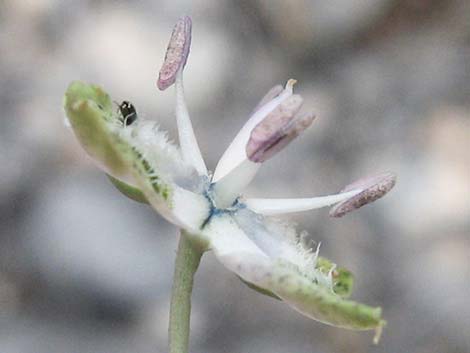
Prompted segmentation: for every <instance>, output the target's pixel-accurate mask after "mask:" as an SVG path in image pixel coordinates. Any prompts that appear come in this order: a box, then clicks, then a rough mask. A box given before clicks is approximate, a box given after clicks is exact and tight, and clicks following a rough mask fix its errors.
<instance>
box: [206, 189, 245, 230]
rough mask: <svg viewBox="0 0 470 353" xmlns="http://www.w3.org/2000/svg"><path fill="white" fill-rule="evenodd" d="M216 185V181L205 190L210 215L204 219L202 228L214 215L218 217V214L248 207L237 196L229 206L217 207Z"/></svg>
mask: <svg viewBox="0 0 470 353" xmlns="http://www.w3.org/2000/svg"><path fill="white" fill-rule="evenodd" d="M214 186H215V183H212V184H208V186H207V187H206V189H205V190H204V192H203V195H204V197H205V198H206V199H207V201H208V202H209V215H208V216H207V218H206V219H205V220H204V222H202V225H201V229H204V227H205V226H206V225H207V224H208V223H209V222H210V220H211V219H212V217H216V216H219V215H223V214H234V213H235V212H237V211H238V210H240V209H243V208H246V205H245V204H243V203H241V202H240V198H239V197H237V198H236V199H235V200H234V201H233V203H232V204H231V205H230V206H228V207H222V208H219V207H217V202H216V198H215V196H216V195H215V194H216V193H215V190H214Z"/></svg>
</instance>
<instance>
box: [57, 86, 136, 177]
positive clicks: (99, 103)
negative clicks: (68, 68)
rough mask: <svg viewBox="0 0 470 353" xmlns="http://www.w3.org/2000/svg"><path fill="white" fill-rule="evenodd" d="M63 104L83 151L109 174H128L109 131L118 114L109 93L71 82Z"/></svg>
mask: <svg viewBox="0 0 470 353" xmlns="http://www.w3.org/2000/svg"><path fill="white" fill-rule="evenodd" d="M64 108H65V112H66V114H67V117H68V119H69V121H70V124H71V126H72V129H73V131H74V133H75V135H76V136H77V138H78V140H79V141H80V143H81V145H82V147H83V148H84V149H85V150H86V151H87V153H88V154H89V155H90V156H91V157H92V158H93V159H94V160H95V161H96V162H97V163H99V164H100V165H101V166H102V167H103V168H104V169H105V170H106V172H108V173H109V174H112V175H114V176H115V177H116V176H121V175H127V174H128V164H127V163H126V161H124V159H123V157H122V153H121V151H119V150H118V146H119V141H116V138H115V137H114V136H113V135H112V134H110V124H112V123H113V122H114V121H116V120H117V119H118V118H117V116H116V114H115V113H113V109H112V101H111V99H110V97H109V95H108V94H107V93H106V92H104V91H103V90H102V89H101V88H100V87H98V86H94V85H89V84H86V83H83V82H80V81H74V82H72V83H71V84H70V85H69V87H68V88H67V91H66V93H65V97H64Z"/></svg>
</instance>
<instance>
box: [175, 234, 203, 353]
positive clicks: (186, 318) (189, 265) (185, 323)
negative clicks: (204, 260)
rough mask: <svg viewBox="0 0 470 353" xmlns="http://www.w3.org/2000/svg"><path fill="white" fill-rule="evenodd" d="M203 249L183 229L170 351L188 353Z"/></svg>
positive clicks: (177, 261)
mask: <svg viewBox="0 0 470 353" xmlns="http://www.w3.org/2000/svg"><path fill="white" fill-rule="evenodd" d="M202 253H203V250H202V249H199V248H198V247H197V246H195V245H193V244H192V243H191V241H190V240H189V237H188V234H187V233H186V232H184V231H183V230H182V231H181V236H180V241H179V245H178V252H177V253H176V261H175V274H174V278H173V288H172V295H171V306H170V324H169V327H168V334H169V341H170V344H169V345H170V353H188V344H189V322H190V317H191V292H192V290H193V280H194V274H195V273H196V270H197V268H198V266H199V262H200V260H201V256H202Z"/></svg>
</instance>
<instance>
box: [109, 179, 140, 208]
mask: <svg viewBox="0 0 470 353" xmlns="http://www.w3.org/2000/svg"><path fill="white" fill-rule="evenodd" d="M106 175H107V176H108V178H109V180H110V181H111V183H112V184H113V185H114V186H115V187H116V189H118V190H119V191H120V192H121V193H122V194H124V195H125V196H127V197H128V198H130V199H132V200H134V201H137V202H140V203H145V204H148V203H149V202H148V201H147V198H146V197H145V195H144V193H143V192H142V191H140V189H138V188H136V187H134V186H132V185H129V184H127V183H125V182H123V181H120V180H118V179H116V178H114V177H113V176H111V175H109V174H106Z"/></svg>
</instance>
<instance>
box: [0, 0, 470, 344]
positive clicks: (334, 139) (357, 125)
mask: <svg viewBox="0 0 470 353" xmlns="http://www.w3.org/2000/svg"><path fill="white" fill-rule="evenodd" d="M182 14H188V15H191V16H192V18H193V23H194V27H193V46H192V52H191V55H190V58H189V63H188V65H187V67H186V75H185V78H186V92H187V98H188V105H189V108H190V110H191V112H192V118H193V122H194V125H195V130H196V134H197V136H198V137H199V140H200V145H201V149H202V150H203V152H204V154H205V156H206V157H207V163H208V165H209V166H211V167H212V168H213V167H214V166H215V164H216V161H217V158H218V157H220V155H221V154H222V152H223V150H224V148H225V147H226V146H227V145H228V143H229V142H230V141H231V139H232V138H233V136H234V135H235V134H236V132H237V130H238V129H239V128H240V127H241V126H242V124H243V123H244V121H245V119H246V118H247V117H248V114H249V113H250V111H251V110H252V109H253V107H254V106H255V104H256V102H257V101H258V100H259V99H260V97H262V96H263V95H264V93H265V92H266V91H267V90H268V89H269V88H270V87H271V86H273V85H274V84H277V83H283V82H285V81H286V80H287V79H289V78H291V77H293V78H296V79H298V80H299V83H298V85H297V87H296V89H297V92H299V93H300V94H302V95H303V96H304V98H305V100H306V105H307V107H309V108H311V109H313V110H314V111H315V112H316V115H317V121H316V122H315V123H314V124H313V127H312V128H311V129H310V130H309V131H308V132H307V133H306V134H305V135H304V136H303V138H301V139H299V141H298V142H296V143H295V144H293V145H291V146H290V147H289V148H288V149H286V150H284V151H283V152H282V153H281V154H280V155H279V156H278V157H276V158H275V159H273V160H271V161H269V162H268V163H267V164H266V165H265V166H264V167H263V169H262V171H261V173H260V174H259V175H258V176H257V179H256V180H255V182H254V183H253V184H252V186H251V187H250V190H249V194H250V195H256V196H259V197H263V196H271V197H274V196H276V197H296V196H305V195H321V194H326V193H330V192H335V191H337V190H338V189H339V188H341V187H342V186H343V185H345V184H346V183H348V182H349V181H352V180H354V179H356V178H358V177H360V176H361V175H365V174H368V173H372V172H376V171H383V170H392V171H395V172H396V173H397V174H398V176H399V181H398V184H397V186H396V188H395V189H394V190H393V192H392V193H391V194H390V195H389V196H387V197H386V198H385V199H383V200H381V201H379V202H378V203H377V204H375V206H374V207H366V208H363V209H361V210H360V211H357V212H355V213H352V214H351V215H348V216H346V217H345V218H342V219H330V218H328V215H327V211H325V210H320V211H317V212H311V213H310V212H307V213H304V214H298V215H296V216H295V217H294V220H295V221H296V222H298V224H299V228H301V229H306V230H308V231H309V232H310V234H311V235H312V238H313V239H315V240H317V241H321V242H322V254H323V255H325V256H327V257H329V258H332V259H334V260H336V261H337V262H338V263H339V264H341V265H345V266H347V267H349V268H350V269H351V270H352V271H353V272H354V273H355V274H356V290H355V293H354V295H353V297H354V298H355V299H357V300H360V301H364V302H366V303H369V304H371V305H381V306H382V307H383V309H384V315H385V318H386V319H387V320H388V325H387V327H386V329H385V331H384V335H383V337H382V341H381V343H380V344H379V345H378V346H374V345H372V343H371V341H372V334H371V333H358V332H350V331H345V330H342V329H337V328H332V327H327V326H324V325H322V324H319V323H317V322H314V321H311V320H308V319H306V318H304V317H303V316H301V315H300V314H297V313H296V312H294V311H293V310H291V309H289V308H288V307H287V306H285V305H282V304H280V303H279V302H277V301H274V300H272V299H270V298H268V297H264V296H261V295H259V294H257V293H256V292H253V291H251V290H250V289H248V288H247V287H246V286H244V285H243V284H242V283H241V282H240V281H239V280H238V279H237V278H236V277H235V276H234V275H233V274H232V273H229V272H228V271H226V270H225V269H224V268H223V267H222V266H220V265H219V264H218V263H217V261H216V260H215V259H214V257H213V256H212V255H211V254H208V255H207V256H205V257H204V258H203V262H202V265H201V268H200V271H199V272H198V275H197V278H196V286H195V290H194V308H193V319H192V321H193V325H192V326H193V330H192V336H191V351H192V352H194V353H198V352H200V353H202V352H227V353H238V352H240V353H242V352H243V353H247V352H256V353H278V352H279V353H281V352H298V353H303V352H305V353H312V352H315V353H320V352H325V353H326V352H344V353H346V352H347V353H351V352H406V353H424V352H436V353H437V352H439V353H458V352H469V351H470V334H469V333H470V305H469V300H470V299H469V295H470V229H469V228H470V170H469V168H470V152H469V151H470V26H469V18H470V2H469V1H465V0H463V1H458V0H448V1H437V0H359V1H358V0H328V1H324V0H310V1H306V0H296V1H293V0H290V1H283V0H256V1H228V0H204V1H202V0H201V1H189V0H186V1H181V0H180V1H174V0H172V1H170V0H167V1H157V0H151V1H150V0H145V1H139V2H136V1H105V0H101V1H72V0H22V1H17V0H3V1H0V122H1V128H0V352H1V353H59V352H61V353H65V352H66V353H74V352H77V353H78V352H79V353H87V352H89V353H105V352H106V353H109V352H113V353H114V352H123V353H124V352H142V353H146V352H165V351H166V337H167V332H166V330H167V321H168V308H169V298H170V287H171V278H172V269H173V260H174V253H175V249H176V244H177V233H176V230H175V229H174V228H173V227H172V226H170V225H169V224H168V223H166V222H165V221H164V220H163V219H161V218H160V217H159V216H158V215H156V214H155V213H154V212H153V211H152V209H150V208H149V207H145V206H143V205H140V204H137V203H135V202H133V201H130V200H128V199H126V198H124V197H123V196H121V195H120V194H119V193H118V192H117V191H116V190H114V189H113V186H112V185H111V184H110V183H109V182H108V181H107V179H106V177H105V176H104V175H103V174H101V173H100V172H99V171H98V170H97V169H96V168H95V167H94V166H93V164H92V163H91V161H90V160H89V159H88V157H87V156H86V155H85V153H84V152H83V150H82V149H81V148H80V146H79V145H78V143H77V142H76V141H75V138H74V136H73V135H72V133H71V131H69V130H68V129H67V128H66V127H65V126H64V123H63V120H64V113H63V110H62V96H63V93H64V91H65V89H66V87H67V85H68V83H69V82H70V81H72V80H75V79H81V80H85V81H90V82H94V83H97V84H100V85H102V86H103V87H105V88H106V90H107V91H108V92H109V93H110V94H111V95H112V96H113V97H114V98H115V99H116V100H118V101H120V100H124V99H128V100H130V101H132V102H133V103H134V104H135V105H136V107H137V109H138V112H139V114H140V115H142V116H145V117H148V118H152V119H155V120H158V121H159V122H160V123H161V126H162V127H163V128H164V129H167V130H168V131H169V132H170V135H171V136H173V137H174V138H176V131H175V122H174V116H173V90H171V89H170V90H168V92H166V91H165V92H163V93H162V92H159V91H158V90H157V89H156V84H155V81H156V77H157V71H158V69H159V66H160V64H161V62H162V60H163V56H164V53H165V49H166V45H167V40H168V38H169V34H170V32H171V28H172V26H173V23H174V22H175V20H176V19H177V18H178V17H179V16H181V15H182Z"/></svg>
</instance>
